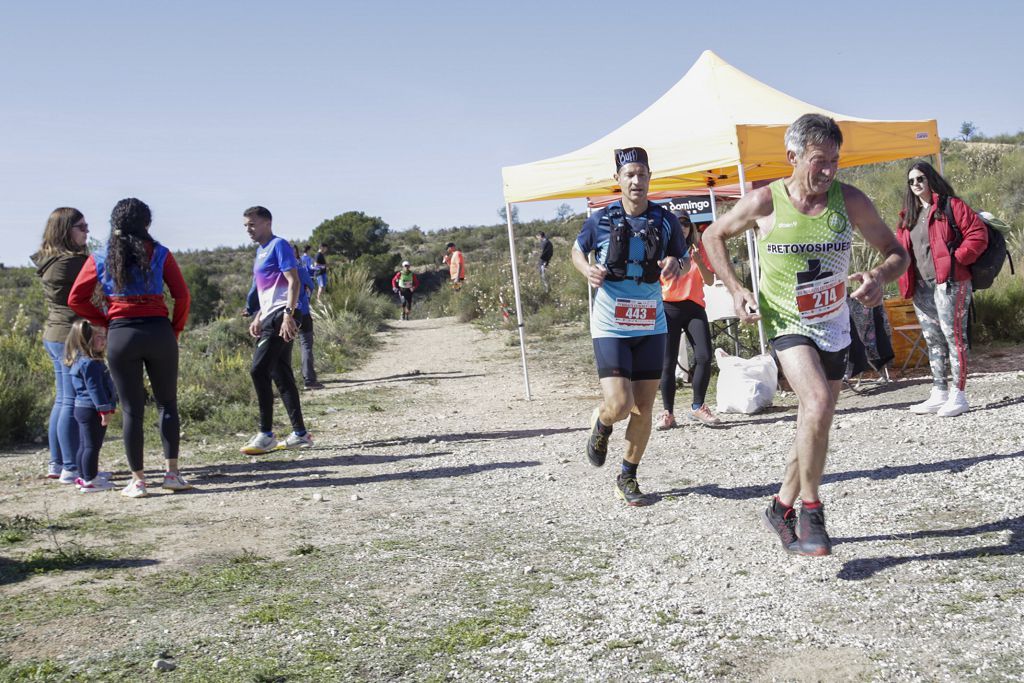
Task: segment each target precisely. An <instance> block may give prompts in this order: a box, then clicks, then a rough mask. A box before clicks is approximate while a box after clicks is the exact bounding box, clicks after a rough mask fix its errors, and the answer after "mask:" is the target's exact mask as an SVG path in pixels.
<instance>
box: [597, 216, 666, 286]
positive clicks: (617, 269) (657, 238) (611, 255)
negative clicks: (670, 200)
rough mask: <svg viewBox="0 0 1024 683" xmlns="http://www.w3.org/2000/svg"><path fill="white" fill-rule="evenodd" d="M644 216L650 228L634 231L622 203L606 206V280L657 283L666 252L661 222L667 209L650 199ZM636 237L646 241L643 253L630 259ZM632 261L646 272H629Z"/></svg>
mask: <svg viewBox="0 0 1024 683" xmlns="http://www.w3.org/2000/svg"><path fill="white" fill-rule="evenodd" d="M652 214H653V215H652ZM655 216H657V218H655ZM644 217H645V218H646V219H647V227H646V228H644V229H642V230H634V229H633V227H632V226H631V225H630V224H629V221H628V220H626V212H625V210H623V208H622V204H621V203H619V202H616V203H614V204H611V205H609V206H608V208H607V209H605V212H604V216H603V217H602V218H601V220H602V222H603V221H607V222H608V233H609V234H608V251H607V253H606V254H605V259H604V267H605V268H607V269H608V274H607V275H605V279H606V280H609V281H611V282H620V281H622V280H636V281H638V282H647V283H652V282H658V278H659V276H660V275H661V266H659V265H658V261H659V259H661V257H662V251H663V248H662V241H663V240H662V225H663V224H664V221H665V209H664V208H662V207H661V206H660V205H658V204H655V203H654V202H648V204H647V211H646V212H644ZM633 237H636V238H638V239H640V240H642V241H643V244H644V256H643V258H642V259H639V260H638V259H631V258H629V242H630V239H631V238H633ZM630 263H635V264H638V265H639V266H640V267H641V268H642V269H643V273H642V274H641V275H640V276H629V275H627V274H626V272H627V267H628V266H629V264H630Z"/></svg>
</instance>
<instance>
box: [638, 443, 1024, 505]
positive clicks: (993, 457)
mask: <svg viewBox="0 0 1024 683" xmlns="http://www.w3.org/2000/svg"><path fill="white" fill-rule="evenodd" d="M1021 457H1024V451H1017V452H1016V453H990V454H988V455H977V456H972V457H968V458H953V459H951V460H940V461H937V462H930V463H915V464H913V465H895V466H889V465H883V466H882V467H878V468H876V469H873V470H850V471H849V472H832V473H828V474H825V476H823V477H822V478H821V483H823V484H834V483H837V482H841V481H849V480H851V479H871V480H875V481H881V480H884V479H897V478H898V477H904V476H908V475H912V474H931V473H933V472H949V473H950V474H959V473H960V472H963V471H964V470H965V469H967V468H968V467H973V466H974V465H980V464H982V463H986V462H996V461H999V460H1009V459H1011V458H1021ZM781 485H782V484H781V482H774V483H771V484H754V485H751V486H733V487H722V486H719V485H718V484H702V485H700V486H688V487H686V488H678V489H672V490H670V491H659V492H657V493H651V494H648V495H649V496H650V497H651V498H652V499H653V500H654V501H655V502H657V501H658V500H660V499H661V498H664V497H668V496H674V497H682V496H692V495H700V496H711V497H712V498H725V499H728V500H747V499H750V498H768V497H770V496H772V495H774V494H776V493H778V491H779V486H781Z"/></svg>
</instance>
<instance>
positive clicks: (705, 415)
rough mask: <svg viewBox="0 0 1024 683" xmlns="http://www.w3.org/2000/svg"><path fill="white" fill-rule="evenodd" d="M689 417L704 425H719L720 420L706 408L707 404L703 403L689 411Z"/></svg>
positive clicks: (720, 423)
mask: <svg viewBox="0 0 1024 683" xmlns="http://www.w3.org/2000/svg"><path fill="white" fill-rule="evenodd" d="M690 419H691V420H693V421H694V422H699V423H700V424H702V425H704V426H705V427H720V426H721V425H722V421H721V420H719V419H718V416H717V415H715V414H714V413H712V412H711V409H710V408H708V404H707V403H705V404H704V405H702V406H701V407H700V408H697V410H691V411H690Z"/></svg>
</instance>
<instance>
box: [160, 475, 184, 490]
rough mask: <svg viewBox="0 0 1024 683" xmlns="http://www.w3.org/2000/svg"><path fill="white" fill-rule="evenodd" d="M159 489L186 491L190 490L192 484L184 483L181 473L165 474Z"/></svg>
mask: <svg viewBox="0 0 1024 683" xmlns="http://www.w3.org/2000/svg"><path fill="white" fill-rule="evenodd" d="M160 488H162V489H168V490H170V491H188V490H189V489H190V488H192V484H190V483H188V482H187V481H185V477H183V476H181V472H165V473H164V483H162V484H160Z"/></svg>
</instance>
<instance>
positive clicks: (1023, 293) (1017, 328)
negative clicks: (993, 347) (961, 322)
mask: <svg viewBox="0 0 1024 683" xmlns="http://www.w3.org/2000/svg"><path fill="white" fill-rule="evenodd" d="M974 308H975V311H976V313H977V325H976V327H975V328H974V339H975V341H977V342H981V343H987V342H992V341H1015V342H1019V341H1020V340H1021V339H1024V277H1022V274H1021V273H1019V272H1018V273H1017V274H1016V275H1011V274H1010V273H1009V269H1006V270H1004V271H1003V272H1002V273H1000V274H999V277H998V278H996V281H995V283H994V284H993V285H992V287H991V288H989V289H986V290H983V291H980V292H978V293H977V294H976V295H975V298H974Z"/></svg>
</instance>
